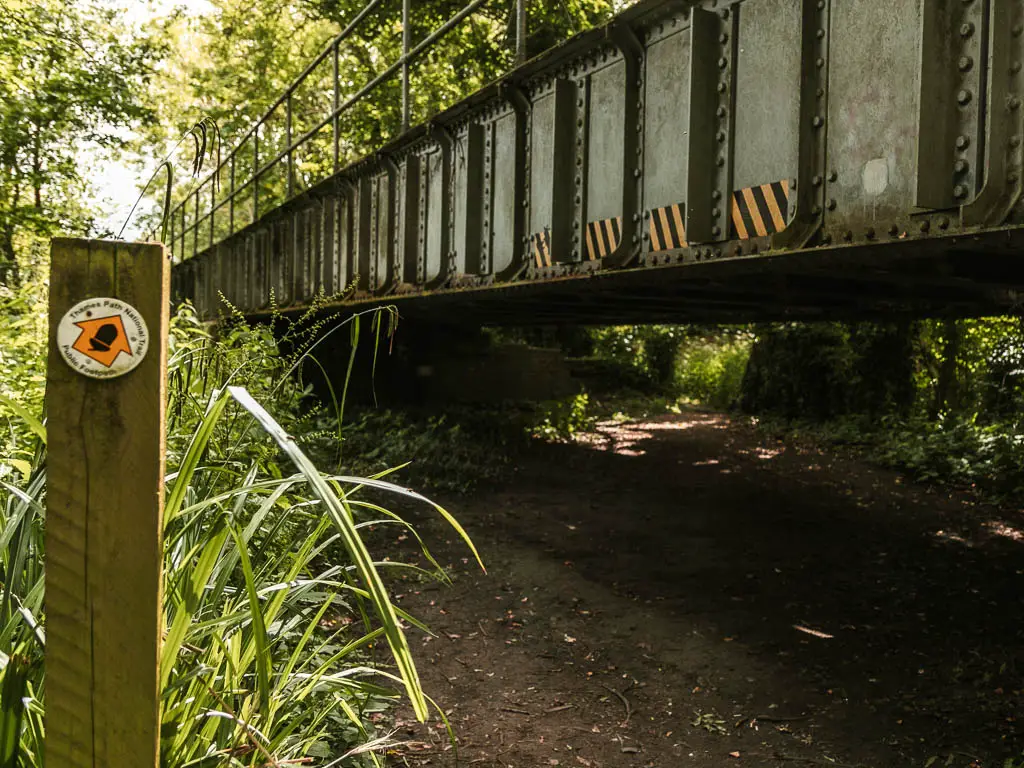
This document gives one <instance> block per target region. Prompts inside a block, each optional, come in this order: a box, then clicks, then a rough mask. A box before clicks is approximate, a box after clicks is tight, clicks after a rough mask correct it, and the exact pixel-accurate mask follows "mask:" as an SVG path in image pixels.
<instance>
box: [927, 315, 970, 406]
mask: <svg viewBox="0 0 1024 768" xmlns="http://www.w3.org/2000/svg"><path fill="white" fill-rule="evenodd" d="M942 338H943V341H944V344H943V349H942V364H941V365H940V366H939V376H938V380H937V381H936V383H935V402H934V403H933V404H932V418H935V417H937V416H938V415H939V414H940V413H943V412H944V411H946V410H955V409H956V408H957V406H958V405H959V397H958V391H959V386H958V385H959V382H958V381H957V358H958V357H959V356H960V346H961V342H962V341H963V328H962V327H961V325H960V323H959V322H957V321H956V320H943V321H942Z"/></svg>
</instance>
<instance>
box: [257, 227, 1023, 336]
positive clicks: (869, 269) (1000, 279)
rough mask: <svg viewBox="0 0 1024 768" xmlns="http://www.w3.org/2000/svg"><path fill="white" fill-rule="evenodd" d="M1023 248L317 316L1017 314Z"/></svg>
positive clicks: (683, 270) (768, 266)
mask: <svg viewBox="0 0 1024 768" xmlns="http://www.w3.org/2000/svg"><path fill="white" fill-rule="evenodd" d="M1022 253H1024V228H1013V229H1003V230H1000V231H995V232H987V233H984V234H977V235H970V236H960V235H951V236H947V237H942V238H927V239H923V238H922V239H910V238H908V239H905V240H903V241H900V242H899V243H889V244H874V245H850V246H844V247H840V248H835V249H832V250H829V251H823V250H819V249H805V250H802V251H796V252H789V253H786V254H784V255H783V254H779V255H770V256H759V257H746V258H738V259H728V260H721V261H713V262H704V263H694V264H677V265H670V266H666V267H658V268H656V269H653V268H651V269H648V268H639V269H632V270H623V271H618V272H616V273H613V274H607V275H604V274H600V273H597V274H594V275H589V276H576V277H567V278H562V279H559V280H551V281H544V282H540V283H513V284H510V285H496V286H490V287H481V288H464V289H460V290H441V291H436V292H433V293H427V294H425V295H416V294H412V295H405V296H391V297H387V298H386V299H367V300H363V301H356V302H345V303H343V304H337V305H332V306H331V307H329V308H328V311H332V312H333V311H338V310H347V309H349V308H351V309H352V310H360V309H368V308H371V307H373V306H384V305H391V306H395V307H397V308H398V311H399V313H400V315H401V316H403V317H405V318H407V319H413V320H417V321H424V322H429V323H438V322H442V323H443V322H449V323H450V322H452V321H453V320H454V319H456V318H457V320H458V322H461V323H465V324H473V325H531V324H561V323H600V324H604V323H645V322H715V323H741V322H753V321H768V320H814V319H826V318H827V319H836V318H841V319H851V320H852V319H872V318H873V319H885V318H890V317H896V316H918V317H922V316H932V317H939V316H946V317H949V316H956V317H972V316H980V315H985V314H991V313H997V312H1009V313H1016V312H1020V311H1021V310H1022V309H1024V269H1022V268H1021V254H1022ZM295 311H296V312H298V311H299V310H295ZM286 314H288V313H287V312H286ZM254 316H255V317H258V316H259V313H254Z"/></svg>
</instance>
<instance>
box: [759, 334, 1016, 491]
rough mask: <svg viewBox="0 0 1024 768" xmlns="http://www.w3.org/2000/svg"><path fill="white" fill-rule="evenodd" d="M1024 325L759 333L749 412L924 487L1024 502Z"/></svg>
mask: <svg viewBox="0 0 1024 768" xmlns="http://www.w3.org/2000/svg"><path fill="white" fill-rule="evenodd" d="M1022 361H1024V329H1022V326H1021V323H1020V319H1019V318H1010V317H995V318H978V319H970V320H941V321H919V322H914V323H904V324H899V325H897V324H889V325H885V324H873V323H862V324H857V325H843V324H839V323H820V324H804V325H800V324H790V325H785V326H773V327H769V328H765V329H761V331H760V333H759V335H758V340H757V343H756V344H755V346H754V349H753V352H752V355H751V362H750V366H749V367H748V369H747V374H746V377H745V378H744V381H743V403H744V407H745V408H746V409H747V410H749V411H752V412H755V413H758V414H760V415H769V416H774V417H781V419H782V421H779V420H777V419H768V420H767V421H766V422H765V424H766V425H767V426H768V428H770V429H772V430H773V431H775V432H789V433H791V434H792V433H793V432H801V431H806V432H809V433H811V434H813V435H814V436H815V437H817V438H819V439H822V440H825V441H829V442H834V443H835V442H838V443H846V444H853V445H857V446H859V447H861V448H862V449H863V450H864V451H865V452H866V454H867V455H868V456H870V457H871V458H872V459H873V460H875V461H878V462H879V463H882V464H884V465H887V466H891V467H895V468H898V469H900V470H902V471H905V472H907V473H908V474H909V475H911V476H912V477H914V478H917V479H920V480H923V481H927V482H942V483H947V484H951V485H954V486H957V487H965V488H977V489H979V490H982V491H984V492H985V493H986V494H988V495H990V496H992V497H994V498H997V499H1007V500H1011V499H1012V500H1017V499H1020V498H1024V473H1022V472H1021V467H1022V466H1024V418H1022V416H1024V407H1022V405H1024V400H1022V391H1021V385H1022V376H1024V366H1022V365H1021V362H1022Z"/></svg>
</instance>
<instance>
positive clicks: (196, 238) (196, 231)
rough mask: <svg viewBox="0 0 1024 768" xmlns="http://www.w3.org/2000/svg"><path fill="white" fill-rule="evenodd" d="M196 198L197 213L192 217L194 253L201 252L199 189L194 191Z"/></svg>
mask: <svg viewBox="0 0 1024 768" xmlns="http://www.w3.org/2000/svg"><path fill="white" fill-rule="evenodd" d="M193 194H194V196H195V199H196V207H195V213H194V214H193V217H194V218H193V219H192V255H193V256H195V255H196V254H197V253H199V190H198V189H197V190H196V191H195V192H194V193H193Z"/></svg>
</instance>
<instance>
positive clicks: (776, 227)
mask: <svg viewBox="0 0 1024 768" xmlns="http://www.w3.org/2000/svg"><path fill="white" fill-rule="evenodd" d="M788 215H789V181H787V180H786V179H783V180H782V181H773V182H771V183H770V184H761V185H759V186H756V187H747V188H745V189H737V190H736V191H735V192H733V193H732V227H733V231H734V232H735V234H736V237H738V238H739V239H740V240H746V239H748V238H751V237H764V236H765V235H771V234H773V233H775V232H781V231H782V230H783V229H785V228H786V222H787V217H788Z"/></svg>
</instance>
